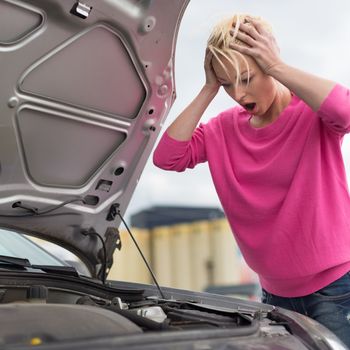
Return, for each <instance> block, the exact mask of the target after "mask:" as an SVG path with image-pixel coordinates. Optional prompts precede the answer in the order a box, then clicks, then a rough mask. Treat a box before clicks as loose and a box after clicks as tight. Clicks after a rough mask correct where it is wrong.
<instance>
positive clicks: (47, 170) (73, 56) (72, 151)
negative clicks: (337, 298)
mask: <svg viewBox="0 0 350 350" xmlns="http://www.w3.org/2000/svg"><path fill="white" fill-rule="evenodd" d="M188 1H189V0H158V1H156V0H153V1H150V0H144V1H136V0H118V1H116V0H114V1H113V0H88V1H85V2H84V3H81V2H78V1H73V0H63V1H62V0H21V1H19V0H18V1H17V0H2V1H0V69H1V82H0V91H1V93H0V118H1V127H0V140H1V147H0V223H1V227H4V228H10V229H13V230H16V231H23V232H26V233H29V234H32V235H35V236H37V237H41V238H45V239H47V240H49V241H52V242H55V243H58V244H59V245H61V246H63V247H65V248H67V249H69V250H71V251H73V252H74V253H75V254H77V255H78V256H79V257H80V258H81V259H82V260H83V261H84V262H85V263H86V264H87V266H88V267H89V268H90V270H91V271H92V273H93V275H96V276H98V275H99V274H100V273H101V265H102V262H103V258H104V257H103V255H104V254H103V245H102V241H101V238H102V240H103V241H104V243H105V246H106V251H107V263H108V265H111V263H112V255H113V251H114V250H115V248H116V247H118V244H119V240H118V230H117V227H118V226H119V224H120V220H121V219H120V216H119V214H121V215H123V213H124V212H125V210H126V207H127V205H128V203H129V200H130V198H131V196H132V193H133V191H134V189H135V186H136V184H137V182H138V179H139V177H140V175H141V172H142V170H143V168H144V165H145V163H146V161H147V159H148V157H149V155H150V152H151V150H152V147H153V145H154V142H155V140H156V138H157V135H158V134H159V131H160V126H161V124H162V122H163V121H164V118H165V117H166V115H167V114H168V112H169V109H170V107H171V105H172V104H173V101H174V98H175V87H174V74H173V68H174V67H173V63H174V62H173V59H174V50H175V42H176V36H177V32H178V27H179V23H180V20H181V17H182V14H183V12H184V10H185V8H186V5H187V3H188ZM98 235H99V236H100V238H99V236H98Z"/></svg>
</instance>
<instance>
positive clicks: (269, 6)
mask: <svg viewBox="0 0 350 350" xmlns="http://www.w3.org/2000/svg"><path fill="white" fill-rule="evenodd" d="M237 12H240V13H250V14H252V15H258V16H261V17H263V18H265V19H266V20H268V21H269V22H270V23H271V25H272V27H273V30H274V34H275V36H276V38H277V40H278V43H279V46H280V49H281V56H282V58H283V59H284V61H285V62H286V63H288V64H290V65H293V66H296V67H298V68H300V69H304V70H306V71H309V72H311V73H314V74H317V75H320V76H323V77H326V78H329V79H332V80H335V81H337V82H339V83H341V84H343V85H346V86H348V87H350V39H349V38H350V0H333V1H329V0H307V1H305V0H293V1H292V0H283V1H277V0H191V1H190V3H189V5H188V7H187V10H186V12H185V14H184V17H183V20H182V23H181V26H180V32H179V35H178V41H177V48H176V61H175V80H176V91H177V99H176V101H175V103H174V106H173V108H172V110H171V111H170V113H169V115H168V119H167V121H166V123H165V125H164V130H165V128H166V127H167V126H168V125H169V124H170V123H171V122H172V121H173V120H174V119H175V118H176V116H177V115H178V114H179V113H180V112H181V111H182V109H183V108H184V107H186V105H187V104H188V103H189V102H190V101H191V99H192V98H193V97H195V95H196V94H197V93H198V92H199V90H200V88H201V86H202V85H203V83H204V70H203V59H204V51H205V45H206V40H207V38H208V35H209V34H210V31H211V29H212V27H213V25H214V24H215V23H216V22H217V21H218V20H220V19H222V18H223V17H227V16H230V15H232V14H234V13H237ZM232 105H234V101H233V100H232V99H230V98H229V97H227V96H226V95H225V93H224V92H223V91H221V92H220V93H219V95H218V96H217V97H216V99H215V100H214V101H213V102H212V104H211V105H210V106H209V108H208V109H207V111H206V113H205V114H204V116H203V119H202V120H203V121H207V120H209V119H210V118H212V117H214V116H216V115H217V114H218V113H219V112H220V111H222V110H224V109H226V108H229V107H230V106H232ZM343 154H344V160H345V165H346V169H347V173H348V178H349V180H350V136H346V137H345V140H344V144H343ZM153 205H184V206H189V205H191V206H193V205H194V206H217V207H221V205H220V202H219V200H218V197H217V195H216V192H215V190H214V186H213V184H212V181H211V178H210V174H209V171H208V168H207V165H206V164H201V165H199V166H197V167H196V168H195V169H193V170H187V171H186V172H184V173H174V172H166V171H163V170H161V169H158V168H156V167H155V166H154V165H153V163H152V159H151V158H150V159H149V161H148V163H147V166H146V168H145V170H144V172H143V174H142V176H141V179H140V182H139V183H138V186H137V188H136V190H135V193H134V196H133V198H132V200H131V202H130V205H129V208H128V211H127V216H130V215H132V214H134V213H136V212H138V211H139V210H142V209H145V208H148V207H150V206H153Z"/></svg>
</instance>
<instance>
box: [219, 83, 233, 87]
mask: <svg viewBox="0 0 350 350" xmlns="http://www.w3.org/2000/svg"><path fill="white" fill-rule="evenodd" d="M221 86H222V87H224V88H228V87H230V86H231V84H230V83H221Z"/></svg>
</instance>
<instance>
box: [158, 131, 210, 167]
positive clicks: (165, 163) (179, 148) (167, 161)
mask: <svg viewBox="0 0 350 350" xmlns="http://www.w3.org/2000/svg"><path fill="white" fill-rule="evenodd" d="M206 160H207V155H206V150H205V142H204V125H203V124H200V125H199V126H198V127H197V128H196V129H195V131H194V133H193V135H192V138H191V140H189V141H178V140H175V139H174V138H172V137H170V136H169V134H168V133H167V132H166V131H165V133H164V134H163V136H162V138H161V139H160V141H159V143H158V145H157V147H156V149H155V151H154V153H153V163H154V164H155V165H156V166H157V167H159V168H162V169H164V170H173V171H178V172H181V171H184V170H185V169H186V168H194V167H195V166H196V165H197V164H198V163H203V162H205V161H206Z"/></svg>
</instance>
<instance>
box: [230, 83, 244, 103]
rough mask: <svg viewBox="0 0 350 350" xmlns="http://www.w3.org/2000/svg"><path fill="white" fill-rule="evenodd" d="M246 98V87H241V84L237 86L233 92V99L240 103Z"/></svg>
mask: <svg viewBox="0 0 350 350" xmlns="http://www.w3.org/2000/svg"><path fill="white" fill-rule="evenodd" d="M245 96H246V90H245V87H243V86H241V85H240V84H239V85H238V86H236V87H235V88H234V89H233V91H232V97H233V99H234V100H235V101H237V102H238V103H240V101H241V100H243V98H244V97H245Z"/></svg>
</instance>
